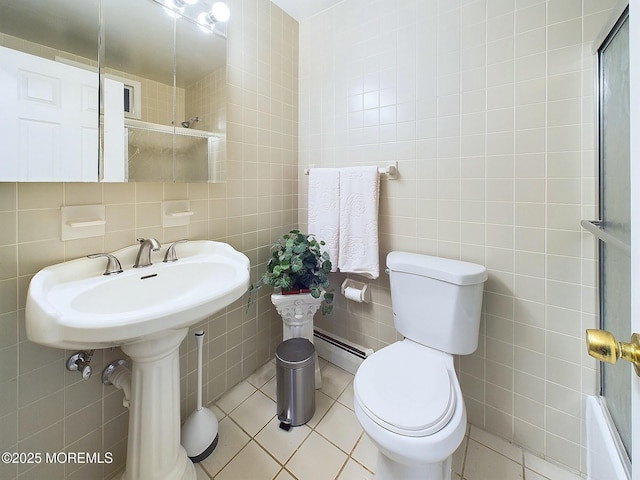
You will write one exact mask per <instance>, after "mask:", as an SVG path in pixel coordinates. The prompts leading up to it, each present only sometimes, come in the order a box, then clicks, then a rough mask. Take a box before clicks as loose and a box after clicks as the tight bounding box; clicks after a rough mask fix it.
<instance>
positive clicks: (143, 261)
mask: <svg viewBox="0 0 640 480" xmlns="http://www.w3.org/2000/svg"><path fill="white" fill-rule="evenodd" d="M136 240H138V242H140V249H139V250H138V255H137V256H136V263H134V264H133V268H140V267H148V266H149V265H151V252H157V251H158V250H160V242H159V241H158V240H156V239H155V238H138V239H136Z"/></svg>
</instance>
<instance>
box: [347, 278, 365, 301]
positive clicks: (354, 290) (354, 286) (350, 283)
mask: <svg viewBox="0 0 640 480" xmlns="http://www.w3.org/2000/svg"><path fill="white" fill-rule="evenodd" d="M347 289H348V290H347ZM340 291H341V292H342V295H344V296H345V298H347V299H348V300H353V301H355V302H358V303H370V302H371V289H370V287H369V284H367V283H362V282H356V281H355V280H351V279H350V278H347V279H346V280H345V281H344V282H342V285H341V286H340ZM358 292H359V293H358ZM354 294H355V296H354Z"/></svg>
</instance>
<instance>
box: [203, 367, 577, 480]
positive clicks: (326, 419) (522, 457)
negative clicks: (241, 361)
mask: <svg viewBox="0 0 640 480" xmlns="http://www.w3.org/2000/svg"><path fill="white" fill-rule="evenodd" d="M321 368H322V382H323V383H322V389H320V390H317V391H316V413H315V415H314V417H313V418H312V419H311V420H310V421H309V422H308V423H307V424H306V425H302V426H299V427H294V428H293V429H291V431H289V432H285V431H283V430H281V429H280V428H279V422H278V420H277V419H276V417H275V411H276V379H275V373H276V367H275V363H274V362H273V361H271V362H268V363H267V364H265V365H264V366H263V367H261V368H260V369H258V370H257V371H256V372H255V373H254V374H253V375H252V376H251V377H250V378H248V379H247V380H245V381H243V382H242V383H240V384H238V385H237V386H235V387H234V388H233V389H231V390H230V391H229V392H227V393H226V394H225V395H224V396H223V397H222V398H220V400H218V401H217V402H216V403H215V405H214V406H212V409H213V410H214V411H215V412H216V415H217V416H218V420H219V422H220V427H219V428H220V441H219V443H218V446H217V448H216V450H215V451H214V452H213V453H212V454H211V455H210V456H209V458H207V459H205V460H204V461H203V462H201V463H199V464H198V465H197V466H196V471H197V472H198V480H208V479H215V480H271V479H276V480H291V479H299V480H334V479H336V480H369V479H372V478H373V476H374V471H375V465H376V449H375V447H374V446H373V445H372V444H371V442H370V441H369V439H368V438H367V436H366V435H365V434H364V433H363V431H362V428H361V427H360V425H359V423H358V421H357V419H356V416H355V413H354V412H353V375H352V374H350V373H348V372H345V371H344V370H341V369H340V368H338V367H336V366H334V365H332V364H330V363H328V362H326V361H324V360H321ZM453 468H454V475H453V480H517V479H526V480H545V479H549V480H579V479H580V478H581V477H580V476H578V475H576V474H574V473H571V472H568V471H566V470H563V469H561V468H559V467H557V466H555V465H552V464H550V463H548V462H545V461H544V460H542V459H540V458H538V457H536V456H534V455H531V454H529V453H528V452H524V451H523V450H522V449H520V448H518V447H515V446H514V445H511V444H510V443H508V442H506V441H504V440H502V439H500V438H498V437H495V436H493V435H490V434H488V433H486V432H484V431H482V430H480V429H478V428H475V427H473V426H471V427H470V428H469V430H468V434H467V435H466V436H465V439H464V440H463V442H462V445H461V446H460V448H459V449H458V451H457V452H456V453H455V455H454V462H453Z"/></svg>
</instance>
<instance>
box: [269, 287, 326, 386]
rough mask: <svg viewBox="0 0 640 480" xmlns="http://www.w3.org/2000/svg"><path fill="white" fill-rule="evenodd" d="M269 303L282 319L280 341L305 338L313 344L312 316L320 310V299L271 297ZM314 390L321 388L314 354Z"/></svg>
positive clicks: (303, 294)
mask: <svg viewBox="0 0 640 480" xmlns="http://www.w3.org/2000/svg"><path fill="white" fill-rule="evenodd" d="M271 303H273V304H274V305H275V307H276V310H277V311H278V313H279V314H280V316H281V317H282V322H283V323H282V340H283V341H284V340H289V339H290V338H306V339H308V340H309V341H310V342H311V343H314V342H313V316H314V315H315V313H316V312H317V311H318V309H319V308H320V304H321V303H322V297H320V298H313V297H312V296H311V294H310V293H296V294H291V295H282V294H280V293H274V294H272V295H271ZM315 355H316V388H321V387H322V377H321V376H320V363H319V362H318V352H316V354H315Z"/></svg>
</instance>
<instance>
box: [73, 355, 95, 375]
mask: <svg viewBox="0 0 640 480" xmlns="http://www.w3.org/2000/svg"><path fill="white" fill-rule="evenodd" d="M94 351H95V350H89V351H87V352H76V353H74V354H73V355H71V356H70V357H69V358H68V359H67V370H69V371H71V372H75V371H78V372H80V373H81V374H82V379H83V380H89V379H90V378H91V374H93V369H92V368H91V365H89V363H90V362H91V357H93V352H94Z"/></svg>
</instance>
